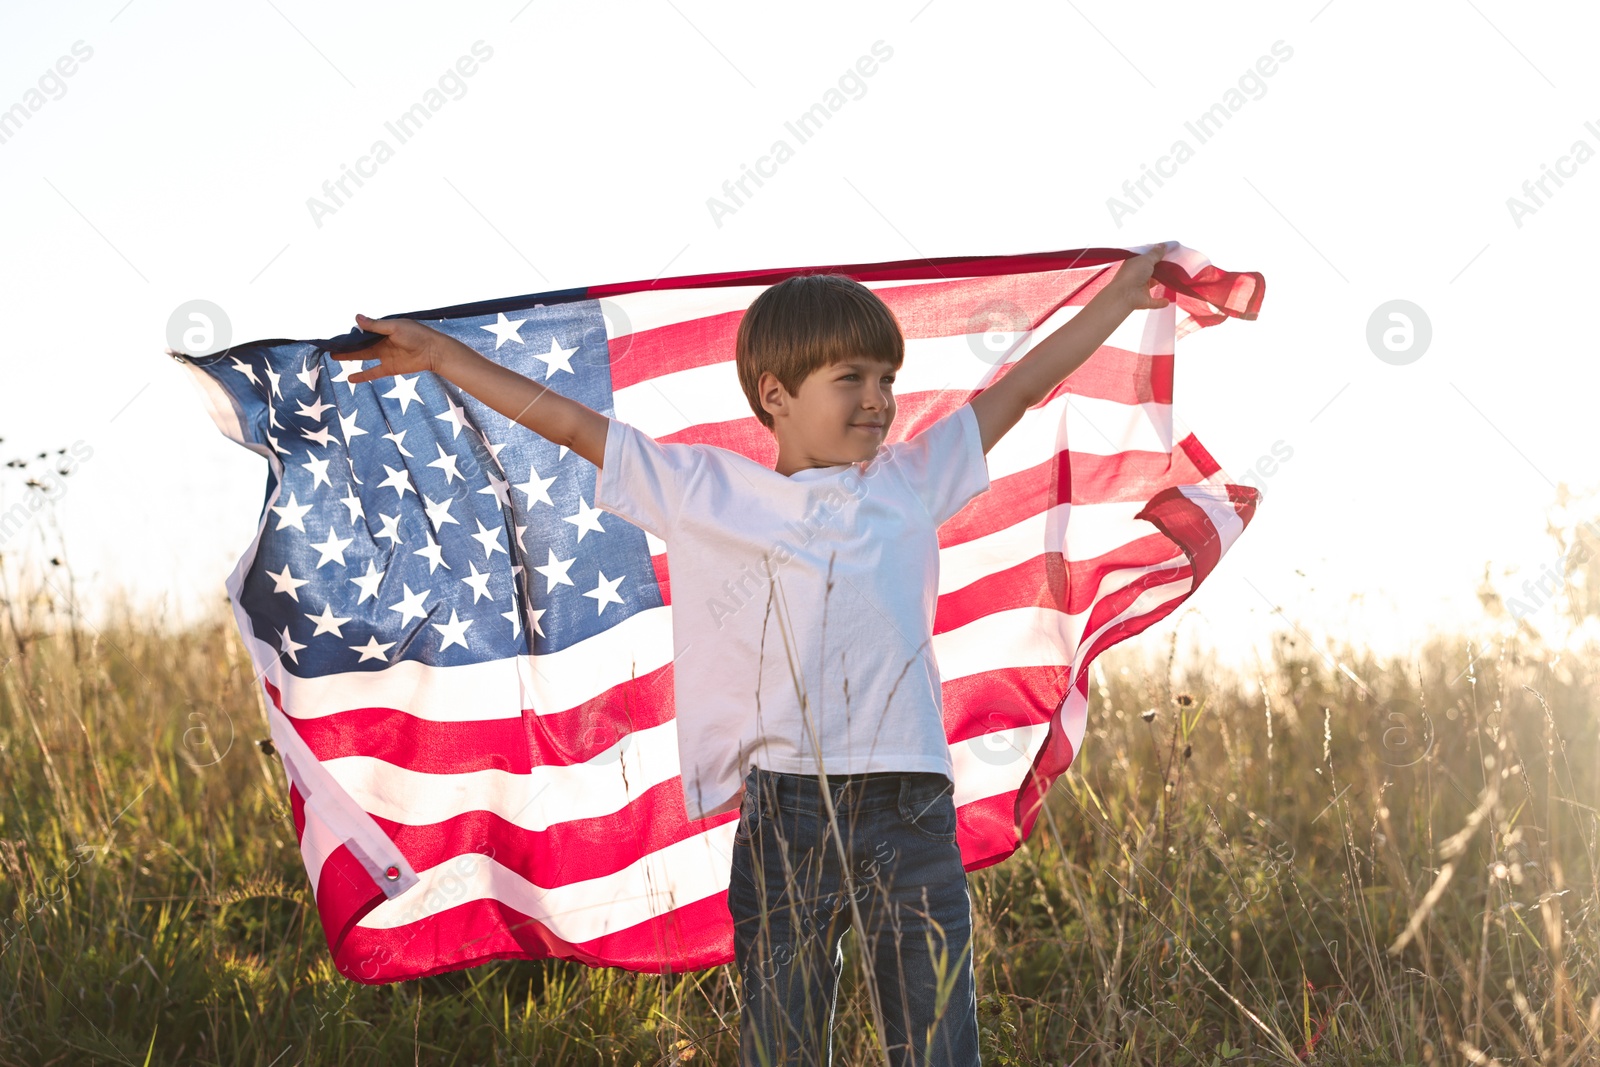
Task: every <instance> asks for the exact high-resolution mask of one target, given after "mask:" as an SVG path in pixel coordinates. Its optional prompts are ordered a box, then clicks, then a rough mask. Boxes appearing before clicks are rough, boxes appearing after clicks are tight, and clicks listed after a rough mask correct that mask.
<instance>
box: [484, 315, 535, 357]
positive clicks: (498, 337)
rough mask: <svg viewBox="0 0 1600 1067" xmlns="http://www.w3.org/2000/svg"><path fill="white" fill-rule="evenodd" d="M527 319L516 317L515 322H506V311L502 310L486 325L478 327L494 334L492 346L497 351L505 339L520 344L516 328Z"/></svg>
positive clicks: (519, 335) (520, 340)
mask: <svg viewBox="0 0 1600 1067" xmlns="http://www.w3.org/2000/svg"><path fill="white" fill-rule="evenodd" d="M527 321H528V320H527V319H517V320H516V321H515V322H508V321H506V313H505V312H504V311H502V312H500V313H499V315H498V317H497V318H496V319H495V321H494V322H492V323H490V324H489V325H488V326H479V327H478V329H480V330H488V331H489V332H490V333H492V334H494V347H495V350H496V351H499V349H500V346H501V345H503V344H505V343H506V342H507V341H515V342H517V344H519V345H520V344H522V335H521V334H519V333H518V332H517V330H518V329H519V328H520V327H521V326H522V324H523V323H525V322H527Z"/></svg>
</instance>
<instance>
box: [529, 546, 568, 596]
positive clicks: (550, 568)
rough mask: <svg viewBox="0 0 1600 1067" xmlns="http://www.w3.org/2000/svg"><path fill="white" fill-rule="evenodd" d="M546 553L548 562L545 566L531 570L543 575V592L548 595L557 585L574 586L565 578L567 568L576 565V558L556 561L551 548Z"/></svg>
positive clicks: (554, 552)
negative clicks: (548, 558)
mask: <svg viewBox="0 0 1600 1067" xmlns="http://www.w3.org/2000/svg"><path fill="white" fill-rule="evenodd" d="M548 551H549V553H550V562H549V563H547V564H545V565H544V566H543V567H535V568H533V569H534V570H536V571H538V572H539V573H540V574H542V575H544V582H545V584H544V591H545V592H546V593H548V592H550V591H551V590H552V589H554V588H555V587H556V586H558V585H574V583H573V581H572V579H571V578H568V577H567V568H569V567H571V566H572V565H573V564H574V563H576V562H577V561H578V557H577V556H573V557H572V558H571V559H556V550H555V549H553V548H552V549H548ZM574 587H575V586H574Z"/></svg>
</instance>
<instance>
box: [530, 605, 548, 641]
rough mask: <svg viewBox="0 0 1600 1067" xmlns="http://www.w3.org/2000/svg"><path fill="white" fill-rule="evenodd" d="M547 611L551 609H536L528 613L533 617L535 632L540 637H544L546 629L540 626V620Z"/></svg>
mask: <svg viewBox="0 0 1600 1067" xmlns="http://www.w3.org/2000/svg"><path fill="white" fill-rule="evenodd" d="M547 610H549V609H547V608H534V609H533V610H532V611H530V612H528V614H529V615H530V616H532V620H531V621H532V622H533V632H534V633H536V634H538V635H539V636H540V637H543V636H544V627H542V626H540V625H539V620H540V619H541V618H542V617H543V616H544V613H545V612H546V611H547Z"/></svg>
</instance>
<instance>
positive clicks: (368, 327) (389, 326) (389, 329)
mask: <svg viewBox="0 0 1600 1067" xmlns="http://www.w3.org/2000/svg"><path fill="white" fill-rule="evenodd" d="M356 325H357V326H359V327H361V328H362V329H363V330H365V331H367V332H368V333H381V334H391V333H394V331H395V328H396V327H398V326H399V325H400V320H398V319H369V318H367V317H366V316H365V315H362V314H360V313H359V312H358V313H357V314H356Z"/></svg>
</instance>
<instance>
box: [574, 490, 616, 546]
mask: <svg viewBox="0 0 1600 1067" xmlns="http://www.w3.org/2000/svg"><path fill="white" fill-rule="evenodd" d="M564 521H566V522H570V523H572V525H574V526H576V527H577V528H578V540H579V541H580V542H582V540H583V535H584V534H586V533H588V532H589V531H590V530H598V531H599V532H600V533H605V532H606V529H605V527H604V526H601V525H600V509H599V508H592V507H590V506H589V502H588V501H587V500H585V499H583V497H582V496H581V495H580V496H579V497H578V513H577V514H576V515H568V516H566V518H565V519H564Z"/></svg>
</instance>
